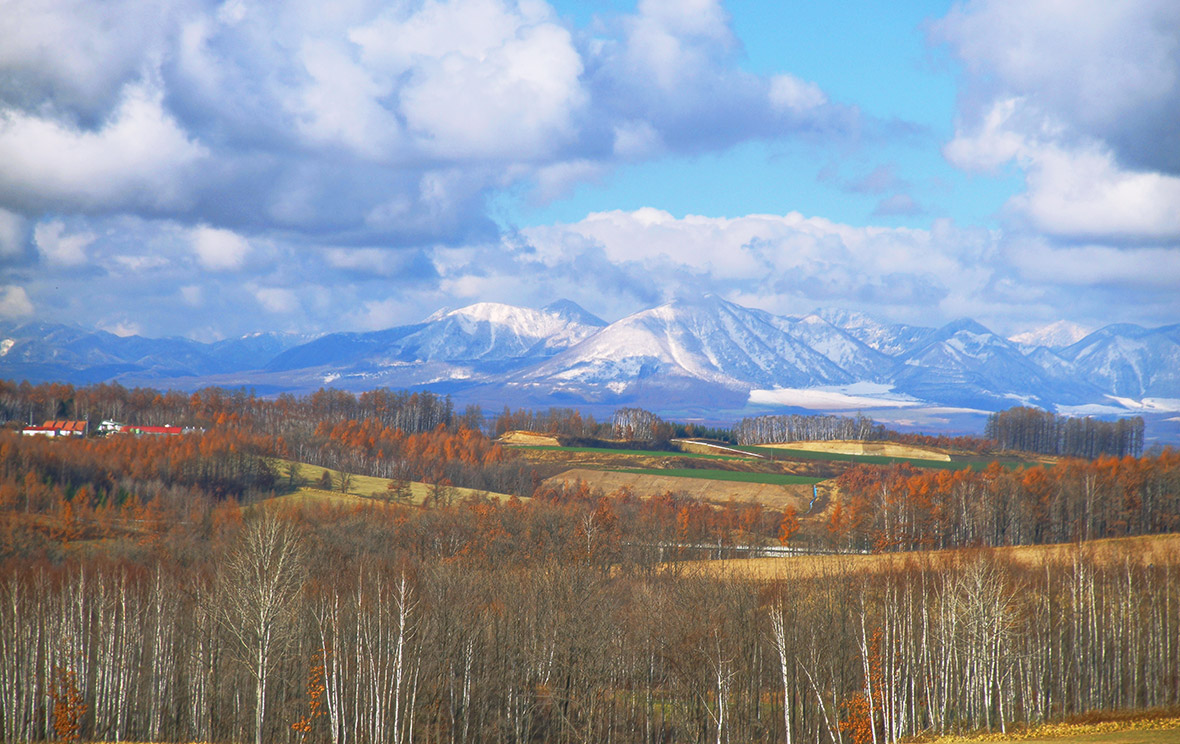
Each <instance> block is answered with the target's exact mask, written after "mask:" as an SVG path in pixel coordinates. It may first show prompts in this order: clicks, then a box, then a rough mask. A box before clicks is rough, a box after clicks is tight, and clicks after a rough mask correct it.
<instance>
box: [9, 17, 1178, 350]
mask: <svg viewBox="0 0 1180 744" xmlns="http://www.w3.org/2000/svg"><path fill="white" fill-rule="evenodd" d="M0 39H4V43H3V44H0V320H4V321H16V322H28V321H44V322H55V323H56V322H64V323H72V324H77V325H81V326H83V327H87V328H101V329H104V330H108V331H111V332H114V333H118V334H121V335H128V334H140V335H144V336H151V337H155V336H166V335H176V336H187V337H190V338H194V339H197V340H201V341H212V340H217V339H221V338H227V337H234V336H239V335H242V334H246V333H252V332H258V331H289V332H296V333H305V334H312V333H322V332H330V331H359V330H373V329H380V328H386V327H390V326H394V325H400V324H404V323H412V322H417V321H420V320H422V319H423V318H425V317H426V316H428V315H430V314H432V313H434V312H435V311H436V310H438V309H439V308H442V307H460V306H463V305H467V304H471V303H474V302H481V301H494V302H507V303H511V304H516V305H525V306H532V307H539V306H541V305H544V304H547V303H549V302H552V301H555V300H558V299H570V300H573V301H575V302H577V303H579V304H581V305H582V306H583V307H585V308H586V309H587V310H589V311H591V312H593V313H595V314H598V315H599V316H601V317H603V318H604V319H606V320H608V321H611V320H616V319H618V318H620V317H623V316H625V315H627V314H629V313H632V312H636V311H639V310H642V309H645V308H648V307H651V306H654V305H657V304H660V303H662V302H666V301H669V300H672V299H677V298H685V297H692V296H696V295H699V294H703V293H706V292H712V293H715V294H718V295H720V296H722V297H725V298H727V299H729V300H732V301H735V302H738V303H740V304H743V305H747V306H750V307H758V308H761V309H765V310H768V311H771V312H775V313H779V314H783V315H801V314H805V313H807V312H810V311H811V310H813V309H816V308H840V309H845V310H855V311H862V312H866V313H869V314H871V315H873V316H875V317H878V318H880V319H883V320H891V321H896V322H907V323H919V324H922V325H938V324H941V323H945V322H949V321H951V320H953V319H956V318H960V317H973V318H975V319H977V320H979V321H980V322H982V323H984V324H985V325H987V326H989V327H990V328H992V329H993V330H995V331H997V332H1000V333H1007V334H1014V333H1018V332H1021V331H1026V330H1029V329H1033V328H1037V327H1039V326H1042V325H1046V324H1048V323H1051V322H1053V321H1057V320H1061V319H1065V320H1069V321H1072V322H1075V323H1078V324H1080V325H1082V326H1083V327H1086V328H1097V327H1100V326H1102V325H1105V324H1107V323H1111V322H1131V323H1139V324H1141V325H1145V326H1159V325H1164V324H1170V323H1176V322H1180V3H1177V2H1175V0H1125V1H1121V2H1118V3H1111V2H1109V1H1108V0H1071V1H1070V2H1062V1H1061V0H971V1H969V2H956V3H951V2H935V1H933V0H915V1H913V2H905V3H883V2H880V0H856V1H852V2H842V3H821V2H786V1H784V0H772V1H767V2H763V1H761V0H732V1H731V2H729V3H722V2H720V1H719V0H640V1H639V2H624V1H623V0H586V1H583V2H576V1H574V0H553V2H546V1H545V0H519V1H516V2H513V1H509V0H426V1H424V2H423V1H421V0H407V1H405V2H402V1H400V0H393V1H390V0H382V1H376V0H338V1H336V2H331V3H324V2H322V0H293V1H292V2H283V3H275V2H269V1H265V2H264V1H262V0H259V1H257V2H254V1H251V0H227V2H222V3H215V2H203V1H202V0H106V1H104V2H101V3H99V2H92V1H91V0H0Z"/></svg>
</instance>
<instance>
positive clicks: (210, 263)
mask: <svg viewBox="0 0 1180 744" xmlns="http://www.w3.org/2000/svg"><path fill="white" fill-rule="evenodd" d="M190 240H191V242H192V248H193V252H194V253H196V256H197V260H198V261H200V263H201V265H202V266H204V267H205V268H206V269H210V270H212V271H232V270H234V269H239V268H241V267H242V264H244V263H245V261H246V257H247V255H249V253H250V243H249V242H248V241H247V240H246V239H245V238H243V237H242V236H241V235H238V234H237V233H235V232H233V231H231V230H222V229H220V228H216V227H208V226H201V227H197V228H194V229H193V230H192V232H191V233H190Z"/></svg>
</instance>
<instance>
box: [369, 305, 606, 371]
mask: <svg viewBox="0 0 1180 744" xmlns="http://www.w3.org/2000/svg"><path fill="white" fill-rule="evenodd" d="M578 311H580V312H578ZM594 320H597V318H594V316H592V315H590V314H589V313H587V312H586V311H585V310H582V309H581V308H580V307H578V306H577V305H575V304H574V303H572V302H568V301H566V302H563V303H561V304H560V305H558V306H557V307H556V308H553V307H552V306H550V308H544V309H541V310H533V309H532V308H527V307H515V306H513V305H504V304H500V303H497V302H480V303H477V304H475V305H468V306H467V307H462V308H459V309H458V310H451V311H450V312H446V313H443V314H441V315H439V314H435V315H433V316H431V317H430V318H429V319H427V322H426V323H423V324H422V328H421V329H420V330H418V331H416V332H414V333H412V334H409V335H408V336H406V337H405V338H404V339H402V340H401V341H400V342H399V343H398V344H397V345H396V346H395V347H394V348H392V349H390V354H391V356H396V357H397V358H398V359H401V360H410V359H413V360H416V361H439V360H455V359H463V360H474V359H509V358H516V357H527V356H547V355H548V354H551V353H553V351H555V350H559V349H564V348H567V347H569V346H572V345H573V344H576V343H577V342H579V341H581V340H582V339H584V338H586V337H587V336H589V335H590V334H592V333H594V332H595V331H597V330H598V329H599V328H600V327H601V324H602V321H598V324H597V325H591V323H592V322H593V321H594Z"/></svg>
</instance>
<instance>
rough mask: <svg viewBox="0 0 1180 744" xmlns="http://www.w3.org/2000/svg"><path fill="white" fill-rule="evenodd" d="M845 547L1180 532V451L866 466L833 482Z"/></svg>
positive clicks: (836, 528) (831, 523) (833, 528)
mask: <svg viewBox="0 0 1180 744" xmlns="http://www.w3.org/2000/svg"><path fill="white" fill-rule="evenodd" d="M837 486H838V488H839V490H840V493H841V495H842V498H841V499H840V500H839V501H838V502H837V503H835V504H834V505H833V508H832V510H831V511H830V512H829V516H828V531H829V532H830V534H831V535H832V537H833V538H834V539H835V540H836V541H837V542H838V543H840V544H844V545H848V546H852V547H858V548H863V549H871V550H878V551H891V550H922V549H931V548H934V549H941V548H948V547H963V546H973V545H986V546H1002V545H1035V544H1043V543H1061V542H1070V541H1076V540H1091V539H1098V538H1106V537H1126V536H1130V535H1146V534H1158V533H1163V532H1172V531H1175V530H1178V529H1180V452H1178V451H1176V450H1172V449H1168V450H1164V451H1162V452H1160V453H1159V454H1158V455H1155V456H1152V457H1139V458H1135V457H1130V456H1127V457H1121V458H1117V457H1100V458H1098V459H1096V460H1078V459H1073V460H1065V461H1063V462H1059V463H1057V464H1055V465H1052V466H1048V465H1037V466H1033V467H1027V468H1023V469H1005V468H1002V467H1000V466H999V465H998V464H996V463H993V464H992V465H990V466H988V467H987V468H986V469H984V470H956V471H949V470H937V471H930V470H919V469H917V468H914V467H912V466H908V465H901V466H893V467H887V468H886V467H880V466H870V465H860V466H857V467H855V468H851V469H849V470H847V471H845V472H844V473H842V474H841V475H840V476H839V477H838V478H837Z"/></svg>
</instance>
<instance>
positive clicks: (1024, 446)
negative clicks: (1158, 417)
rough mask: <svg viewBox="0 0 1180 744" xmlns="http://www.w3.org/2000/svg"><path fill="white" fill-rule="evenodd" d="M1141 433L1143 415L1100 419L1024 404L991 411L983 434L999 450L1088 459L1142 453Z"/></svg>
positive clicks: (1132, 455)
mask: <svg viewBox="0 0 1180 744" xmlns="http://www.w3.org/2000/svg"><path fill="white" fill-rule="evenodd" d="M1143 436H1144V423H1143V417H1142V416H1134V417H1130V418H1120V419H1118V420H1116V421H1101V420H1099V419H1093V418H1090V417H1089V416H1085V417H1081V418H1078V417H1070V416H1059V415H1057V414H1055V413H1051V412H1049V411H1045V410H1042V409H1040V408H1030V407H1025V406H1018V407H1016V408H1009V409H1008V410H1006V411H1000V412H999V413H993V414H991V415H990V416H988V418H987V425H986V427H985V429H984V437H986V438H987V439H990V440H992V441H994V442H995V443H996V445H997V446H998V447H999V448H1000V449H1004V450H1022V451H1025V452H1040V453H1043V454H1046V455H1063V456H1065V457H1087V458H1091V459H1093V458H1095V457H1100V456H1102V455H1108V456H1114V457H1124V456H1126V455H1130V456H1131V457H1138V456H1139V455H1140V454H1142V453H1143V443H1144V439H1143Z"/></svg>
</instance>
